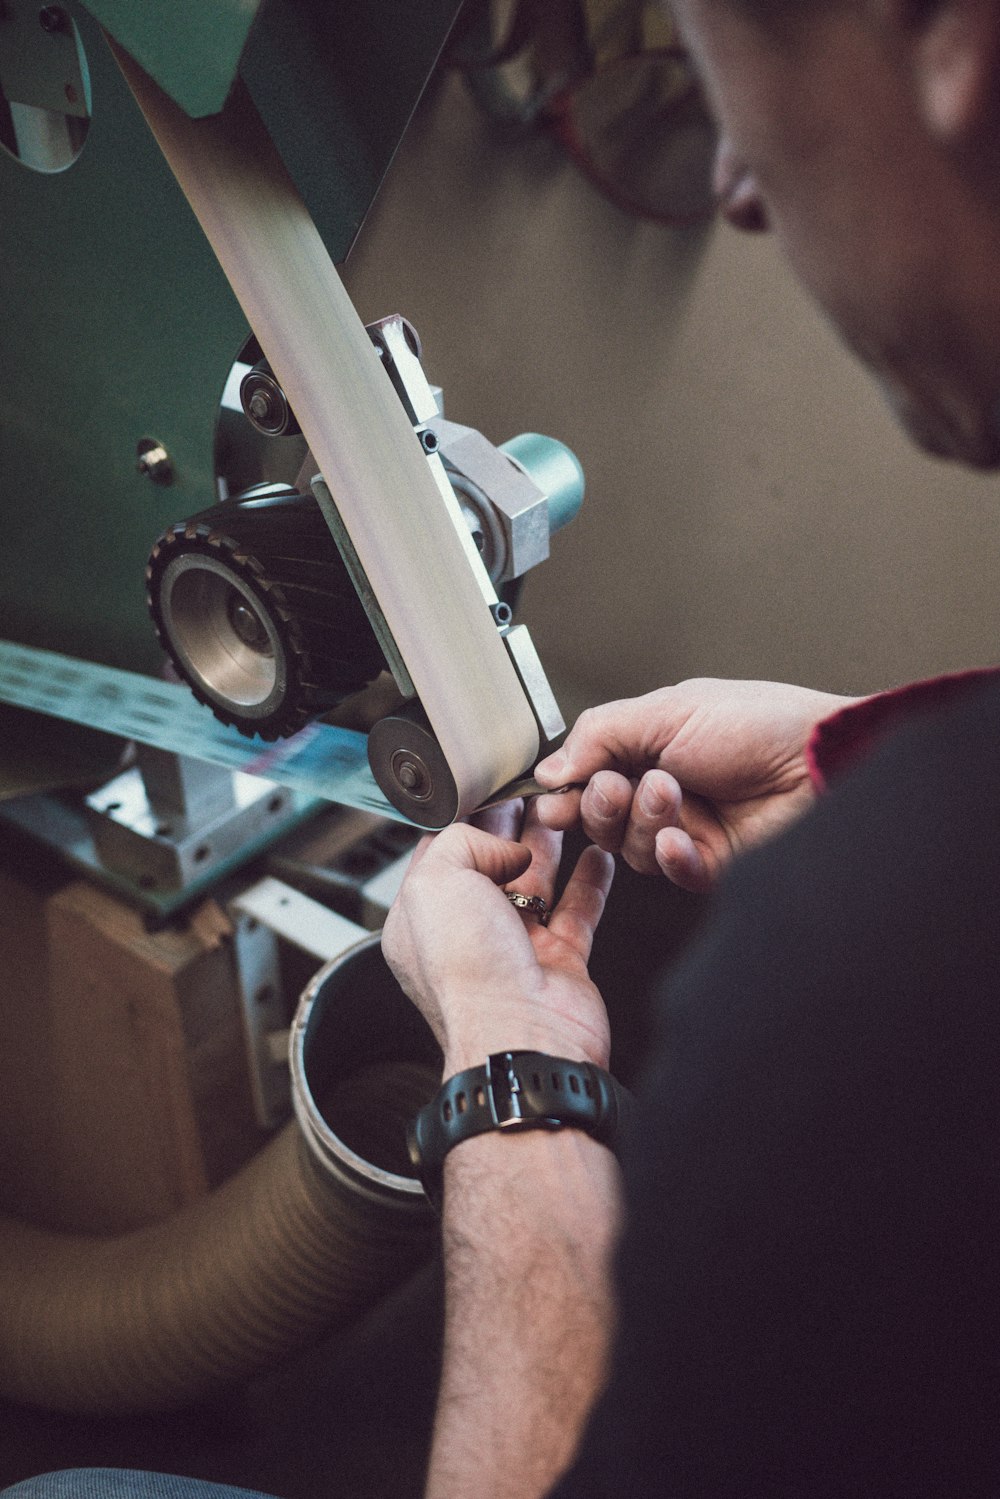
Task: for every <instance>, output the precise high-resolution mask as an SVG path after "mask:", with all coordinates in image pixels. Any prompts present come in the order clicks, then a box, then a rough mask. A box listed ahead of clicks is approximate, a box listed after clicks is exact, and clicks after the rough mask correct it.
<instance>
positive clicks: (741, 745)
mask: <svg viewBox="0 0 1000 1499" xmlns="http://www.w3.org/2000/svg"><path fill="white" fill-rule="evenodd" d="M853 701H854V699H853V698H848V697H838V696H836V695H834V694H833V693H828V692H814V691H812V690H811V689H810V688H807V687H788V686H785V685H783V684H781V683H776V682H726V681H718V680H715V679H714V678H709V677H704V678H694V679H692V680H690V681H687V682H680V683H678V684H677V686H675V687H664V688H661V689H660V690H659V691H658V692H650V693H647V695H646V696H645V697H637V698H626V699H623V700H622V701H621V702H617V703H607V704H605V705H604V706H603V707H600V708H589V709H588V710H587V711H586V712H585V713H582V714H581V715H580V717H579V718H578V719H577V721H576V724H575V725H574V726H573V728H572V729H571V731H570V733H569V734H568V735H567V738H566V741H565V743H564V744H563V746H562V748H561V749H559V750H557V751H556V752H555V754H553V755H550V756H548V758H547V759H545V760H542V761H540V762H539V764H538V765H537V766H536V768H535V774H536V776H537V778H538V780H539V781H540V782H541V783H542V784H543V785H546V786H551V787H553V788H556V787H559V786H563V785H565V784H567V783H568V782H574V781H581V782H586V785H585V786H584V788H583V790H582V791H569V792H564V793H563V794H562V795H560V796H541V797H540V798H539V800H538V815H539V819H540V821H541V822H543V823H544V824H545V825H546V826H548V827H550V828H569V827H572V826H573V825H574V824H576V823H582V825H583V828H584V831H585V832H586V834H587V836H588V837H589V838H590V839H592V841H593V842H594V843H596V844H597V845H598V847H600V848H603V849H607V850H609V851H610V852H611V853H620V854H621V855H622V857H623V858H624V859H625V861H626V863H628V864H630V865H631V866H632V868H633V869H637V870H638V871H639V872H640V873H642V874H655V873H656V872H657V871H658V870H660V871H662V873H663V874H665V875H666V876H667V878H668V879H670V880H672V881H673V882H674V884H676V885H680V886H681V887H682V888H683V889H685V890H697V891H704V890H708V889H710V888H711V886H712V885H713V884H714V883H715V881H716V879H717V878H718V876H719V874H720V872H721V870H722V869H723V867H724V866H725V864H726V863H727V861H728V860H729V859H730V858H731V857H732V856H733V854H735V853H738V852H740V851H741V850H742V849H745V848H749V847H751V846H752V845H754V844H756V843H760V842H762V841H763V840H764V839H766V838H769V837H771V836H773V835H774V834H775V833H777V832H780V831H781V829H782V828H784V827H785V826H786V825H787V824H788V823H790V822H791V821H793V819H794V818H796V817H797V816H799V814H800V813H801V812H803V811H804V810H805V809H806V807H808V806H809V805H810V804H811V802H812V801H813V799H814V795H815V793H814V791H813V788H812V784H811V782H810V779H809V770H808V767H807V764H806V758H805V749H806V745H807V744H808V741H809V737H810V735H811V733H812V730H813V728H814V727H815V725H816V724H817V723H818V722H819V721H820V720H821V719H823V718H828V717H829V716H830V714H831V713H836V712H837V711H838V709H840V708H844V707H846V706H847V705H848V704H849V703H851V702H853Z"/></svg>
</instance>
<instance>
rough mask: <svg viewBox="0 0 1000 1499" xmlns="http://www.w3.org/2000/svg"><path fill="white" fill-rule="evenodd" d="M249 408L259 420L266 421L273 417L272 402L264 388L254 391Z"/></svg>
mask: <svg viewBox="0 0 1000 1499" xmlns="http://www.w3.org/2000/svg"><path fill="white" fill-rule="evenodd" d="M247 410H248V411H249V413H250V415H251V416H252V417H254V418H255V419H256V420H257V421H258V422H266V421H269V420H270V418H271V402H270V401H269V400H268V398H267V396H266V395H265V394H264V392H263V391H262V390H255V391H254V393H253V396H252V397H251V399H250V405H249V406H248V407H247Z"/></svg>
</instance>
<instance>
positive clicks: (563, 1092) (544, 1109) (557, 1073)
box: [407, 1051, 632, 1208]
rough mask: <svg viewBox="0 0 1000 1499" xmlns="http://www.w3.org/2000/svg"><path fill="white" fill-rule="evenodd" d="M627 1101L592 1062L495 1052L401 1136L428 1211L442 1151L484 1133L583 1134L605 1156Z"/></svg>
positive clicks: (456, 1080) (438, 1189) (437, 1196)
mask: <svg viewBox="0 0 1000 1499" xmlns="http://www.w3.org/2000/svg"><path fill="white" fill-rule="evenodd" d="M631 1105H632V1095H631V1094H630V1093H628V1092H627V1091H626V1089H625V1088H623V1087H622V1086H621V1084H620V1083H618V1082H616V1080H615V1079H614V1078H613V1077H612V1076H611V1074H610V1073H609V1072H605V1071H604V1069H603V1068H601V1067H595V1066H594V1064H593V1063H592V1062H571V1061H569V1060H568V1059H567V1058H566V1057H550V1056H546V1054H545V1053H544V1052H540V1051H498V1052H494V1053H493V1055H492V1056H490V1057H488V1058H487V1060H486V1065H485V1066H483V1067H469V1068H468V1069H467V1070H466V1071H465V1072H458V1073H456V1074H455V1076H454V1077H451V1078H449V1079H448V1081H447V1082H446V1083H445V1084H444V1086H443V1087H442V1088H441V1089H440V1090H439V1091H438V1093H437V1094H436V1095H435V1097H434V1098H432V1099H431V1101H430V1103H428V1104H425V1105H424V1107H423V1108H422V1109H421V1110H420V1112H419V1114H417V1116H416V1118H415V1119H414V1120H413V1121H412V1123H411V1124H410V1127H409V1129H408V1131H407V1145H408V1147H409V1152H410V1160H411V1161H412V1162H413V1165H414V1167H415V1169H416V1173H417V1176H418V1177H419V1179H420V1182H421V1184H422V1186H423V1189H424V1191H425V1192H426V1193H427V1196H428V1198H429V1199H430V1201H431V1203H432V1204H433V1205H434V1206H435V1207H438V1208H439V1207H440V1205H441V1199H442V1196H443V1178H444V1158H445V1156H446V1155H447V1154H448V1152H449V1150H451V1149H453V1147H454V1146H456V1145H458V1144H460V1143H461V1141H462V1140H468V1139H471V1138H472V1136H473V1135H482V1134H485V1133H486V1132H487V1131H488V1130H494V1129H501V1130H526V1129H563V1128H565V1127H570V1128H573V1129H582V1130H585V1131H586V1133H587V1134H588V1135H592V1136H593V1138H594V1139H595V1140H600V1141H601V1143H602V1144H604V1145H607V1146H609V1147H611V1148H613V1147H614V1145H615V1143H616V1141H617V1140H618V1138H619V1135H620V1132H621V1128H622V1125H623V1123H624V1121H625V1118H626V1116H627V1114H628V1113H629V1111H630V1109H631Z"/></svg>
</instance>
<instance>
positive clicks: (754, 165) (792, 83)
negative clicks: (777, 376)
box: [673, 0, 1000, 465]
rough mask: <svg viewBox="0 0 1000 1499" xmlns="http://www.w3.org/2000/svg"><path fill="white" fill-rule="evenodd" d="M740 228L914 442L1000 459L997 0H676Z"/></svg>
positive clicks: (725, 192) (721, 177) (729, 205)
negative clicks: (847, 351) (761, 238)
mask: <svg viewBox="0 0 1000 1499" xmlns="http://www.w3.org/2000/svg"><path fill="white" fill-rule="evenodd" d="M673 8H674V11H675V13H676V14H677V17H678V20H679V21H680V23H681V26H682V28H683V30H684V32H685V35H686V37H687V39H688V42H689V44H690V46H691V48H692V50H693V52H694V55H695V57H696V59H697V61H698V64H699V66H700V68H701V71H702V74H703V77H704V80H705V84H706V87H707V91H708V95H709V99H710V101H711V103H712V106H713V108H714V110H715V113H716V116H717V119H718V123H719V127H720V134H721V144H720V151H719V158H718V162H717V171H716V179H717V188H718V191H719V194H720V199H721V203H722V208H723V211H724V212H725V213H726V215H727V217H729V218H730V219H731V221H732V222H733V223H735V224H736V225H737V227H741V228H762V227H769V228H771V229H773V230H774V232H775V233H776V234H777V236H778V238H779V240H780V241H781V244H782V246H783V248H784V250H785V251H786V253H787V255H788V258H789V260H790V261H791V263H792V265H793V267H794V269H795V270H796V271H797V273H798V274H799V276H800V278H801V279H802V281H803V282H804V283H805V285H806V286H807V287H808V288H809V289H810V290H811V291H812V292H813V294H814V295H815V296H816V298H817V300H818V301H819V302H820V304H821V305H822V306H823V307H824V308H825V310H826V311H827V313H828V314H829V315H830V317H831V318H832V319H833V321H834V322H835V323H836V325H837V326H838V328H839V329H840V331H841V333H842V334H843V336H844V338H845V340H846V341H847V343H848V344H849V346H850V347H851V348H852V349H853V350H854V351H855V352H856V353H857V354H858V355H859V356H860V357H861V358H862V359H863V360H864V362H865V363H866V364H867V365H868V366H869V367H870V368H871V369H872V370H873V372H874V373H875V375H876V377H877V378H878V380H879V381H880V383H881V384H882V386H883V388H884V390H885V392H886V394H887V396H888V398H889V400H890V403H891V404H892V406H893V408H894V410H895V411H896V412H897V414H898V416H899V418H900V420H901V421H902V422H903V424H904V425H905V427H906V428H907V430H908V431H909V432H910V433H911V435H912V436H913V437H914V438H915V439H916V440H917V441H918V442H920V443H921V444H922V445H923V446H924V447H926V448H927V449H929V450H930V451H933V452H938V453H942V454H945V455H947V456H949V457H954V458H960V459H964V460H965V461H967V462H970V463H975V464H989V465H996V464H1000V276H998V275H997V268H998V266H1000V0H674V3H673Z"/></svg>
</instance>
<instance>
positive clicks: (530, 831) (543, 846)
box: [508, 803, 562, 904]
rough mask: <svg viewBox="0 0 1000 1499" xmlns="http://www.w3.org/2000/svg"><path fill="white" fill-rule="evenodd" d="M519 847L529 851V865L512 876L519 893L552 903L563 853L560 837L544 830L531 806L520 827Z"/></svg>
mask: <svg viewBox="0 0 1000 1499" xmlns="http://www.w3.org/2000/svg"><path fill="white" fill-rule="evenodd" d="M521 846H522V847H524V848H527V849H528V850H529V852H530V854H531V863H530V864H529V865H528V868H527V869H526V870H525V872H524V873H523V874H522V875H519V876H515V878H516V879H517V888H518V890H520V891H521V893H522V895H540V896H541V897H542V899H543V900H545V901H548V902H549V903H550V904H551V902H552V895H553V891H554V889H555V883H556V875H557V873H558V871H559V858H560V855H561V853H562V834H561V833H558V832H553V831H552V829H551V828H547V827H545V826H544V825H543V824H542V823H541V822H540V821H539V818H538V813H537V810H536V809H535V807H534V806H533V805H531V804H530V803H529V805H528V809H527V811H526V812H525V814H524V823H523V826H522V828H521ZM508 883H509V881H508Z"/></svg>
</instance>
